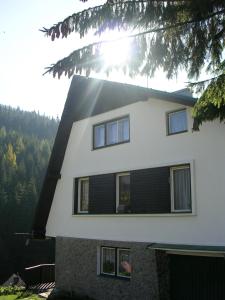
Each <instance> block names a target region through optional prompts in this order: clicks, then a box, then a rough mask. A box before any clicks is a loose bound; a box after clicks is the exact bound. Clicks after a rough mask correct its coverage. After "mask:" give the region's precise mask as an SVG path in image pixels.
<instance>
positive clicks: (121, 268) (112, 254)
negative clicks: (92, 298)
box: [101, 247, 132, 279]
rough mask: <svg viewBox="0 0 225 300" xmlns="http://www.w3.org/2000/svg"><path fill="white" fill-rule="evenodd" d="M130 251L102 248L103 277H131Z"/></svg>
mask: <svg viewBox="0 0 225 300" xmlns="http://www.w3.org/2000/svg"><path fill="white" fill-rule="evenodd" d="M131 271H132V270H131V255H130V249H126V248H115V247H101V275H109V276H114V277H121V278H122V277H123V278H128V279H129V278H130V277H131Z"/></svg>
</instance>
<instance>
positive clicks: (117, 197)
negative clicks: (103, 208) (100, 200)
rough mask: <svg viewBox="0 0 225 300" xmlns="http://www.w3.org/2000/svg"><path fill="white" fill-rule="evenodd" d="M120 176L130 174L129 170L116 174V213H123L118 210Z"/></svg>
mask: <svg viewBox="0 0 225 300" xmlns="http://www.w3.org/2000/svg"><path fill="white" fill-rule="evenodd" d="M122 176H130V172H123V173H117V174H116V213H117V214H123V213H122V212H119V211H118V207H119V201H120V177H122Z"/></svg>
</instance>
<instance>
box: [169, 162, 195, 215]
mask: <svg viewBox="0 0 225 300" xmlns="http://www.w3.org/2000/svg"><path fill="white" fill-rule="evenodd" d="M170 174H171V210H172V212H191V210H192V207H191V174H190V166H189V165H184V166H177V167H172V168H171V169H170Z"/></svg>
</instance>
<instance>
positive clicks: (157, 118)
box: [47, 99, 225, 245]
mask: <svg viewBox="0 0 225 300" xmlns="http://www.w3.org/2000/svg"><path fill="white" fill-rule="evenodd" d="M181 107H182V105H179V104H174V103H169V102H165V101H160V100H153V99H151V100H149V101H146V102H137V103H135V104H131V105H128V106H125V107H123V108H120V109H116V110H113V111H110V112H107V113H104V114H101V115H98V116H94V117H92V118H90V119H86V120H81V121H79V122H76V123H74V124H73V128H72V132H71V135H70V139H69V143H68V147H67V151H66V155H65V159H64V163H63V166H62V170H61V175H62V178H61V179H60V180H59V181H58V184H57V188H56V192H55V196H54V200H53V204H52V208H51V211H50V215H49V219H48V224H47V235H50V236H70V237H83V238H96V239H110V240H111V239H115V240H126V241H146V242H165V243H185V244H202V245H225V125H224V124H220V123H219V122H213V123H212V122H211V123H206V124H204V125H203V126H202V127H201V128H200V132H192V130H191V128H192V120H191V117H190V110H191V109H190V108H188V112H189V119H188V127H189V131H188V132H187V133H182V134H177V135H173V136H167V135H166V112H168V111H171V110H176V109H178V108H181ZM127 114H129V115H130V143H126V144H122V145H117V146H112V147H108V148H104V149H98V150H94V151H93V150H92V126H93V124H96V123H98V122H101V121H105V120H106V121H107V120H110V119H112V118H116V117H120V116H123V115H127ZM189 161H193V162H194V163H193V166H194V168H193V182H194V187H193V188H194V193H195V197H194V198H195V200H196V211H195V214H192V215H163V216H154V215H148V216H144V215H141V216H137V215H135V216H130V215H122V216H121V215H120V216H119V215H107V216H99V215H98V216H90V215H82V216H80V215H79V216H73V215H72V207H73V178H75V177H81V176H88V175H94V174H105V173H108V172H120V171H126V170H131V169H139V168H149V167H154V166H161V165H167V164H171V163H172V164H173V163H174V164H175V163H176V162H189Z"/></svg>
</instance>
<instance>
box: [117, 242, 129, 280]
mask: <svg viewBox="0 0 225 300" xmlns="http://www.w3.org/2000/svg"><path fill="white" fill-rule="evenodd" d="M120 251H129V256H130V255H131V251H130V249H127V248H117V249H116V275H117V277H123V278H131V274H130V275H129V276H126V275H120V274H119V257H120V255H119V252H120ZM130 260H131V259H130Z"/></svg>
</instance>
